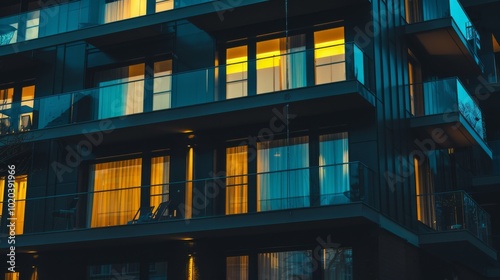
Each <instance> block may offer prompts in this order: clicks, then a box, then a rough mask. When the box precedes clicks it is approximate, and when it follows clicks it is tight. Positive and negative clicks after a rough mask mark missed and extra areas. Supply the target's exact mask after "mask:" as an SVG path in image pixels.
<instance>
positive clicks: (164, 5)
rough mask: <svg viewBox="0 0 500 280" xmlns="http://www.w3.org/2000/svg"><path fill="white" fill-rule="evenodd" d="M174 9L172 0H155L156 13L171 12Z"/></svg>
mask: <svg viewBox="0 0 500 280" xmlns="http://www.w3.org/2000/svg"><path fill="white" fill-rule="evenodd" d="M173 8H174V0H156V12H157V13H159V12H163V11H168V10H172V9H173Z"/></svg>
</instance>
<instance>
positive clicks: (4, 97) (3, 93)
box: [0, 88, 14, 134]
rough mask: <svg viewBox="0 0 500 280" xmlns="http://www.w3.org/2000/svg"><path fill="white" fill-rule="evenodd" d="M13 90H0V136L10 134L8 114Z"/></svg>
mask: <svg viewBox="0 0 500 280" xmlns="http://www.w3.org/2000/svg"><path fill="white" fill-rule="evenodd" d="M13 96H14V88H7V89H0V134H7V133H10V132H11V122H12V120H11V118H10V115H11V114H8V112H9V111H12V110H10V109H11V108H12V101H13V99H12V98H13Z"/></svg>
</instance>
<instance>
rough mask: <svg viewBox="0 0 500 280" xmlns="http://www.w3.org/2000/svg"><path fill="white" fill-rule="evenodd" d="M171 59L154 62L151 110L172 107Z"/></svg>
mask: <svg viewBox="0 0 500 280" xmlns="http://www.w3.org/2000/svg"><path fill="white" fill-rule="evenodd" d="M171 102H172V60H164V61H158V62H155V64H154V89H153V111H156V110H162V109H168V108H171V107H172V103H171Z"/></svg>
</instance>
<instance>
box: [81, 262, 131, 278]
mask: <svg viewBox="0 0 500 280" xmlns="http://www.w3.org/2000/svg"><path fill="white" fill-rule="evenodd" d="M139 277H140V265H139V263H120V264H104V265H91V266H90V267H89V277H88V279H89V280H94V279H95V280H97V279H99V280H101V279H110V280H111V279H130V280H139Z"/></svg>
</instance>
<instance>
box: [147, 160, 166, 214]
mask: <svg viewBox="0 0 500 280" xmlns="http://www.w3.org/2000/svg"><path fill="white" fill-rule="evenodd" d="M169 166H170V160H169V157H168V156H163V157H154V158H152V159H151V201H150V202H151V206H155V207H158V205H160V203H162V202H165V201H168V200H169V184H168V182H169V169H170V168H169Z"/></svg>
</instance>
